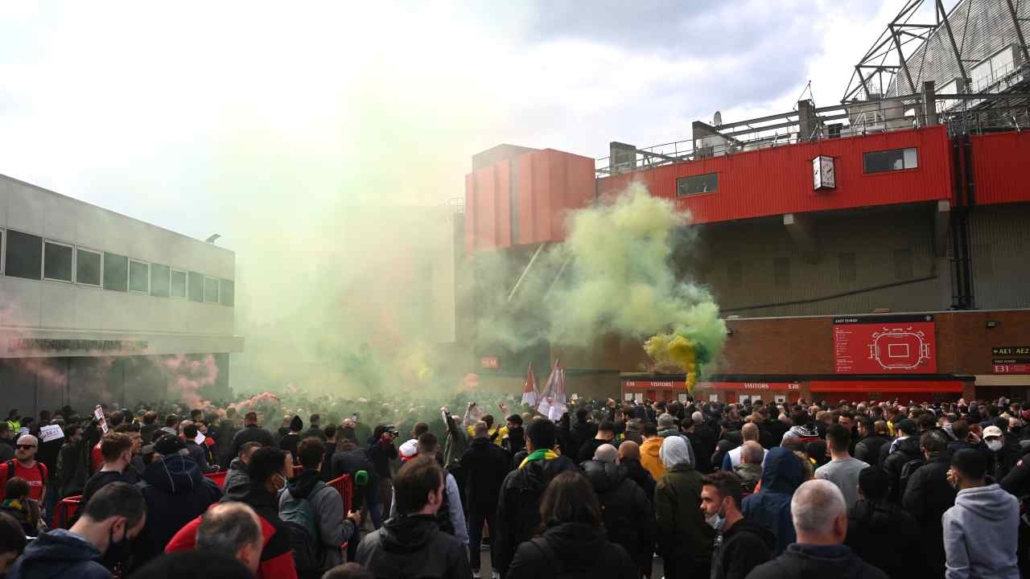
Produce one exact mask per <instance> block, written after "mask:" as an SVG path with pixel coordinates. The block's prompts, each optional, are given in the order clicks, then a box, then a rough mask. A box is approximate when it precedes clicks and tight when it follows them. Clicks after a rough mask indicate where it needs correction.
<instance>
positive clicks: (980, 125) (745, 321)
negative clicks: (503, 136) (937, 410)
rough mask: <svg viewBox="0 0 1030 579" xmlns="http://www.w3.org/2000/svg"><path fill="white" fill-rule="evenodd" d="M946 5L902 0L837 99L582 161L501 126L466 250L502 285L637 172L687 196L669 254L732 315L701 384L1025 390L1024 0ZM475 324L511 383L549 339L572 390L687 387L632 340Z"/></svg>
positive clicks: (1029, 31) (1028, 274) (917, 393)
mask: <svg viewBox="0 0 1030 579" xmlns="http://www.w3.org/2000/svg"><path fill="white" fill-rule="evenodd" d="M943 9H944V6H943V3H942V2H927V3H926V6H923V2H922V1H921V0H911V1H909V2H908V3H907V4H906V5H905V7H904V9H903V10H902V12H901V13H900V14H899V16H898V18H897V19H895V21H893V22H891V23H890V25H889V26H888V28H887V32H885V33H884V35H883V36H881V38H880V39H879V40H878V41H877V43H875V44H874V45H873V47H872V48H871V49H870V50H869V51H868V52H867V53H866V55H865V56H864V57H863V59H862V61H861V62H860V63H859V64H858V65H856V67H855V78H854V80H853V82H852V86H851V87H849V88H848V90H847V93H846V95H845V98H844V99H843V100H842V102H841V103H840V104H835V105H832V106H824V107H817V106H816V105H815V103H813V102H812V101H810V100H804V101H801V102H799V103H798V105H797V108H796V110H793V111H790V112H786V113H782V114H777V115H770V116H767V117H763V118H758V119H748V120H744V121H737V122H728V123H723V122H722V120H721V118H720V115H718V114H716V116H715V119H714V120H713V122H712V123H710V124H709V123H704V122H695V123H694V124H693V127H692V136H691V138H689V139H686V140H684V141H681V142H676V143H670V144H666V145H659V146H653V147H646V148H641V147H637V146H635V145H632V144H625V143H619V142H612V143H611V145H610V155H609V157H607V158H604V159H599V160H597V161H596V162H594V163H591V162H590V160H589V159H585V158H583V157H580V156H577V155H572V154H568V153H563V152H559V151H554V150H533V149H525V148H522V147H515V146H509V145H502V146H499V147H496V148H494V149H491V150H489V151H486V152H484V153H482V154H480V155H477V156H476V157H475V158H474V159H473V171H472V173H471V174H469V175H468V176H467V178H466V188H465V227H466V251H467V255H468V256H469V259H470V260H471V261H473V262H475V260H476V257H477V255H481V254H482V253H483V252H487V251H502V252H505V253H506V254H507V255H509V256H510V258H511V260H512V261H513V262H515V263H517V264H519V268H520V271H517V272H515V273H514V274H513V278H512V280H511V281H512V284H513V287H514V286H515V284H516V283H517V280H518V279H520V278H521V277H524V276H525V275H526V274H527V272H530V271H531V270H532V268H533V261H534V260H533V256H534V255H535V253H536V251H537V249H539V247H541V246H542V245H545V244H549V243H554V242H560V241H561V240H562V238H563V235H564V232H563V230H562V227H561V219H562V215H563V213H564V212H566V211H568V210H570V209H575V208H579V207H583V206H587V205H589V204H591V203H594V202H595V201H596V200H598V199H601V198H604V197H605V196H608V195H613V194H616V193H618V192H619V191H622V190H623V189H625V188H626V187H627V186H628V185H629V184H630V183H632V182H641V183H643V184H645V185H646V186H647V188H648V190H649V191H650V193H651V194H652V195H655V196H659V197H663V198H667V199H671V200H674V202H675V204H676V206H677V207H679V208H681V209H683V210H684V211H690V213H691V214H692V215H693V220H694V223H695V227H696V228H697V229H698V232H699V235H698V244H697V246H696V247H694V248H693V251H691V252H690V255H689V256H685V257H683V258H679V259H680V261H679V262H677V263H676V264H675V265H676V267H677V269H678V270H681V271H684V272H688V274H689V275H690V276H691V279H692V280H695V281H698V282H700V283H702V284H704V285H706V286H708V287H709V288H710V289H711V291H712V293H713V294H714V296H715V298H716V301H717V302H718V303H719V304H720V306H721V308H722V311H723V315H724V317H725V318H726V320H727V324H728V326H729V328H730V331H731V334H730V336H729V337H728V341H727V345H726V349H725V352H724V353H723V356H722V359H721V360H720V361H719V363H718V364H717V366H716V370H715V372H716V373H715V374H709V375H708V376H706V377H705V379H704V382H703V383H701V384H699V385H698V389H697V391H696V394H698V395H699V396H701V397H703V398H704V399H713V400H715V399H717V400H729V401H740V400H745V399H748V398H753V397H757V398H762V399H764V400H773V399H777V400H796V399H798V398H800V397H805V398H809V399H812V398H816V399H833V400H840V399H852V400H855V399H869V398H873V399H884V400H893V399H900V400H902V401H907V400H929V399H941V400H950V399H958V398H959V397H963V396H964V397H966V398H970V397H973V396H978V397H996V396H999V395H1007V396H1010V397H1013V398H1017V399H1024V400H1025V399H1027V398H1028V394H1030V392H1028V389H1030V266H1028V264H1030V258H1028V255H1030V168H1028V162H1030V131H1028V130H1027V129H1030V55H1028V53H1027V44H1026V41H1025V39H1026V38H1027V36H1030V3H1027V2H1019V3H1016V2H1012V1H1009V0H962V1H961V2H958V3H957V4H955V5H954V6H953V7H952V9H951V10H950V11H949V12H947V13H946V14H945V13H944V12H943ZM899 55H901V56H899ZM685 275H687V274H685ZM513 293H514V290H513ZM473 307H475V306H473ZM480 313H482V312H480ZM465 315H467V316H469V317H475V316H476V315H477V312H475V311H472V312H466V314H465ZM461 325H467V324H459V326H461ZM469 339H470V340H473V341H475V336H469ZM476 346H477V348H478V352H479V354H480V355H481V356H482V364H481V365H482V368H481V369H480V375H481V376H482V380H483V383H484V385H487V386H489V385H491V384H492V385H493V386H494V387H497V388H504V389H506V390H512V391H514V390H517V389H518V387H519V386H521V382H522V376H523V375H524V373H525V371H526V366H527V364H528V361H530V360H533V361H534V366H535V367H537V368H541V367H543V368H546V367H547V366H546V364H547V360H548V359H553V358H554V357H559V356H560V357H561V360H562V362H563V363H564V364H565V365H566V367H567V391H568V392H569V393H579V394H580V395H581V396H616V395H617V396H621V397H623V398H625V399H633V398H637V399H639V398H651V399H654V398H659V399H662V398H665V399H671V398H676V397H685V390H684V388H683V376H682V375H681V376H670V375H659V374H653V373H650V372H649V371H648V368H649V361H648V359H647V357H646V355H645V354H644V352H643V350H642V348H641V345H640V344H639V343H635V342H634V343H629V342H626V341H622V340H618V339H615V338H613V337H609V338H606V339H604V340H601V341H599V342H598V344H597V346H596V347H595V348H593V349H589V350H587V351H576V352H570V351H562V350H561V349H560V348H557V347H553V348H551V347H547V346H541V348H538V349H535V350H533V351H506V350H504V349H503V348H501V347H499V346H496V345H494V344H488V343H477V344H476Z"/></svg>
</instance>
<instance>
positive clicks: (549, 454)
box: [519, 448, 558, 469]
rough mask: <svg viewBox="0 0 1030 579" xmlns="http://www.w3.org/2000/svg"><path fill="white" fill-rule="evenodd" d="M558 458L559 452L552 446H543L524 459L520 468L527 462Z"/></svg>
mask: <svg viewBox="0 0 1030 579" xmlns="http://www.w3.org/2000/svg"><path fill="white" fill-rule="evenodd" d="M556 458H558V453H556V452H554V451H553V450H551V449H550V448H541V449H540V450H534V451H533V452H531V453H530V454H529V456H527V457H526V459H525V460H523V461H522V464H520V465H519V468H520V469H521V468H523V467H525V466H526V465H527V464H529V463H531V462H533V461H536V460H554V459H556Z"/></svg>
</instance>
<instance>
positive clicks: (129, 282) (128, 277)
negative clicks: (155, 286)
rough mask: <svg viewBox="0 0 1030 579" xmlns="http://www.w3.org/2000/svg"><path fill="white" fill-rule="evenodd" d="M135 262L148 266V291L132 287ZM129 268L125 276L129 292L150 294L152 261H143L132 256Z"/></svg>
mask: <svg viewBox="0 0 1030 579" xmlns="http://www.w3.org/2000/svg"><path fill="white" fill-rule="evenodd" d="M134 263H138V264H140V265H145V266H147V275H146V279H147V291H144V292H141V291H139V290H134V289H132V264H134ZM127 269H128V271H127V272H126V274H125V276H126V277H125V289H127V290H128V293H130V294H140V295H145V296H149V295H150V262H148V261H141V260H139V259H133V258H131V257H130V258H129V267H128V268H127Z"/></svg>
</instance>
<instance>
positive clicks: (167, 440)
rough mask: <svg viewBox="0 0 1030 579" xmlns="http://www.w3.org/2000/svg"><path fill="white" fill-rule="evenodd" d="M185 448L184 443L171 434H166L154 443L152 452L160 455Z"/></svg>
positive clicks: (174, 452)
mask: <svg viewBox="0 0 1030 579" xmlns="http://www.w3.org/2000/svg"><path fill="white" fill-rule="evenodd" d="M185 448H186V443H185V442H183V441H182V439H181V438H179V437H178V436H175V435H173V434H166V435H164V436H162V437H161V438H159V439H157V442H155V443H154V452H156V453H157V454H160V455H161V456H168V455H171V454H176V453H178V452H179V451H180V450H183V449H185Z"/></svg>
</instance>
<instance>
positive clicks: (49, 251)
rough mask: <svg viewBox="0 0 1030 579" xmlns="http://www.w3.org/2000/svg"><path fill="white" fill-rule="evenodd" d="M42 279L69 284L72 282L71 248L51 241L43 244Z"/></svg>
mask: <svg viewBox="0 0 1030 579" xmlns="http://www.w3.org/2000/svg"><path fill="white" fill-rule="evenodd" d="M43 277H44V278H45V279H56V280H60V281H67V282H70V281H71V280H72V248H71V246H70V245H61V244H59V243H53V242H51V241H45V242H43Z"/></svg>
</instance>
